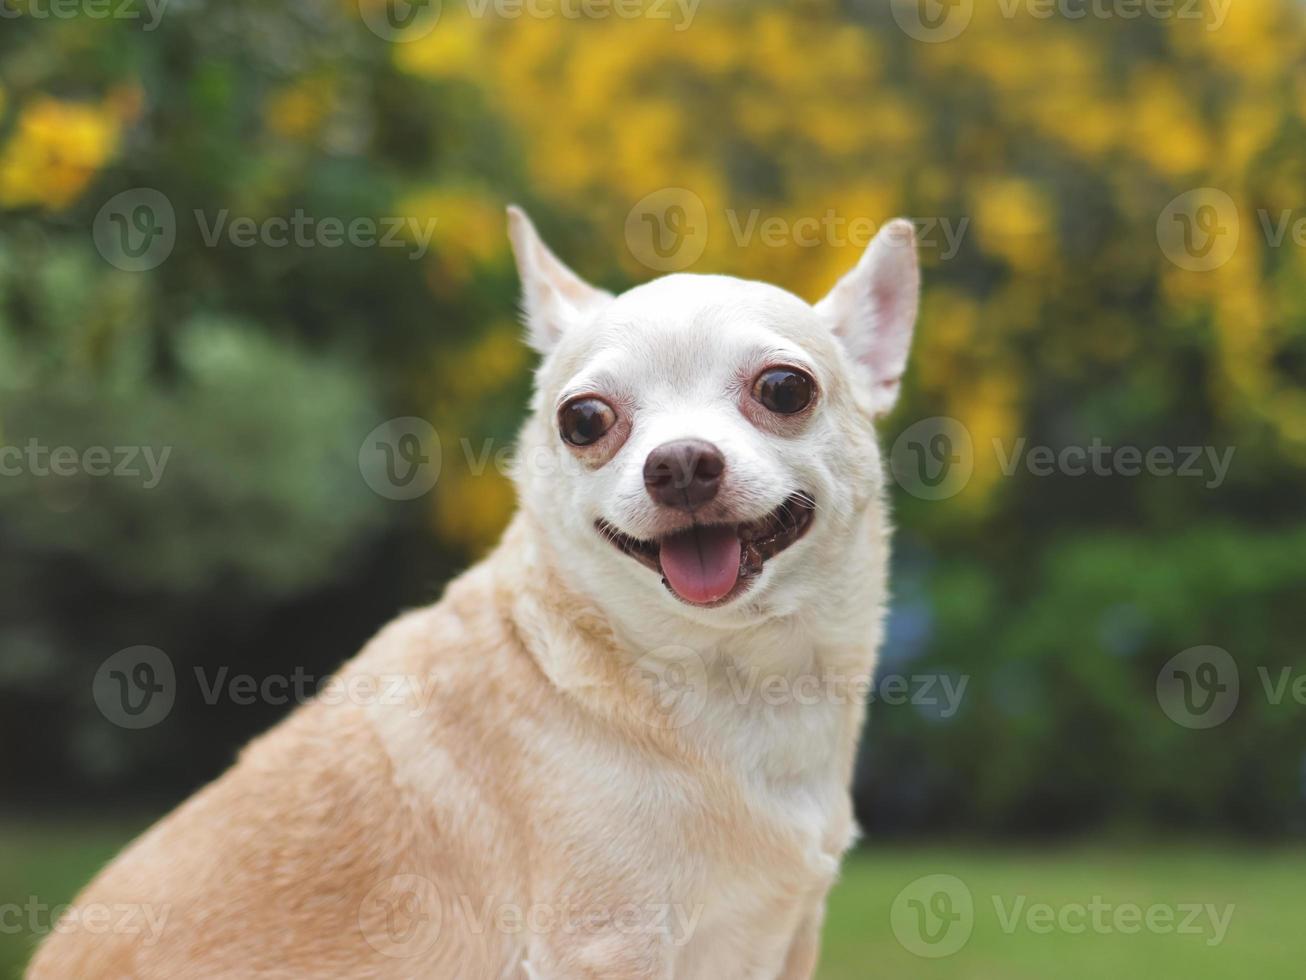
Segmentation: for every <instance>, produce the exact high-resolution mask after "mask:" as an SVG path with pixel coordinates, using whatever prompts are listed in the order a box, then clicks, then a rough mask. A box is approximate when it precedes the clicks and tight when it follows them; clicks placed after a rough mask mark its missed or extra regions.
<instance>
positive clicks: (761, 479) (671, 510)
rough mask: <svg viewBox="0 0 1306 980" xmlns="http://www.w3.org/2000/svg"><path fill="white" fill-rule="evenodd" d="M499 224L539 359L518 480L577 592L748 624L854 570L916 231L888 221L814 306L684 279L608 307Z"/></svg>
mask: <svg viewBox="0 0 1306 980" xmlns="http://www.w3.org/2000/svg"><path fill="white" fill-rule="evenodd" d="M509 230H510V234H511V237H512V240H513V245H514V249H515V251H516V254H517V261H518V267H519V269H520V271H521V276H522V282H523V295H524V301H523V306H524V308H525V313H526V317H527V322H528V330H529V336H530V341H531V344H532V346H534V347H535V348H536V349H537V350H538V351H540V353H542V354H543V355H544V360H543V363H542V364H541V366H540V370H539V374H538V377H537V385H536V395H535V401H534V405H533V408H534V415H533V418H532V420H531V422H530V423H529V424H528V426H527V429H526V433H525V435H524V438H523V447H522V449H523V452H522V454H521V456H520V459H519V465H518V471H517V480H518V484H519V489H520V492H521V496H522V501H523V506H525V507H527V508H528V509H529V510H530V511H531V512H532V513H533V514H534V515H535V517H536V518H537V519H538V520H539V521H540V522H541V523H542V526H543V527H544V528H545V529H546V533H547V534H548V535H549V537H550V540H551V541H552V543H553V546H554V550H555V551H556V552H557V554H558V556H559V558H560V560H561V562H562V564H563V565H564V567H563V569H562V571H563V574H564V575H568V576H571V577H572V584H574V585H575V586H576V587H577V588H579V589H580V590H582V591H584V592H586V593H587V594H591V595H594V594H600V593H602V594H605V595H607V596H610V597H616V598H619V599H621V600H624V601H641V600H643V601H645V602H647V603H656V604H660V605H662V606H663V608H664V611H666V612H672V611H674V612H676V613H679V614H681V615H684V616H686V617H688V618H690V619H693V620H696V621H699V622H703V623H708V624H714V625H720V626H742V625H746V624H748V623H750V622H754V621H757V620H758V619H761V618H766V617H770V616H776V615H784V614H787V613H790V612H793V611H795V610H797V609H799V608H801V607H802V606H803V605H804V604H805V603H810V602H813V601H814V600H816V599H817V598H819V596H820V595H822V594H824V593H826V592H828V591H830V589H831V587H832V586H833V585H834V584H835V583H836V582H837V581H838V580H839V578H840V577H841V576H846V575H847V574H849V569H847V568H844V567H840V566H841V562H840V556H841V555H843V554H845V553H847V551H848V549H849V548H850V546H852V544H853V541H852V538H853V535H854V534H855V532H856V530H857V528H858V527H859V526H860V524H859V522H860V521H861V520H862V518H863V517H864V516H865V512H866V509H867V508H868V507H879V506H880V493H879V489H880V483H881V480H882V476H881V473H882V469H881V465H880V458H879V449H878V446H877V443H876V440H875V434H874V430H873V427H872V421H873V419H874V418H875V417H876V416H878V415H880V414H882V413H883V412H885V411H887V410H888V409H889V408H890V407H892V405H893V403H894V401H895V400H896V398H897V392H898V386H899V381H900V379H901V376H902V373H903V369H904V367H905V364H906V358H907V351H908V347H909V344H910V339H911V332H912V326H913V323H914V321H915V316H916V304H917V294H918V290H919V273H918V270H917V265H916V255H915V247H914V241H913V237H912V228H911V225H910V224H908V223H907V222H902V221H900V222H894V223H893V224H890V225H889V226H887V227H886V228H885V229H884V230H883V231H882V232H881V233H880V235H879V236H878V237H877V238H876V239H875V241H874V242H872V243H871V245H870V247H869V248H868V249H867V251H866V253H865V254H864V255H863V257H862V259H861V261H860V262H859V263H858V265H857V267H856V268H855V269H854V270H853V271H852V272H850V273H849V274H848V275H847V276H845V277H844V278H843V279H842V280H841V281H840V282H839V283H838V284H837V285H836V286H835V288H834V289H833V290H832V291H831V293H830V294H829V295H828V296H827V297H826V298H825V299H823V300H822V301H821V302H820V303H818V304H817V305H816V306H812V305H809V304H808V303H806V302H804V301H803V300H801V299H799V298H798V297H796V296H794V295H793V294H791V293H788V292H785V291H784V290H782V289H778V288H776V287H774V286H769V285H766V284H763V283H757V282H747V281H743V280H738V279H733V278H729V277H724V276H697V275H683V274H682V275H672V276H666V277H664V278H661V279H657V280H654V281H653V282H650V283H648V284H646V285H643V286H639V287H637V288H635V289H632V290H630V291H629V292H626V293H624V294H622V295H620V296H617V297H613V296H611V295H609V294H608V293H605V292H603V291H601V290H597V289H595V288H593V287H591V286H589V285H588V284H586V283H584V282H583V281H581V280H580V279H579V278H577V277H576V276H575V274H574V273H572V272H571V271H570V270H569V269H567V268H566V267H565V266H563V265H562V263H561V262H559V261H558V259H557V258H556V257H555V256H553V254H552V253H551V252H549V250H548V249H547V248H546V247H545V246H544V244H543V242H541V241H540V239H539V238H538V236H537V235H536V233H535V229H534V228H533V227H532V226H531V224H530V222H529V221H528V220H527V218H526V217H525V215H524V214H522V213H521V212H520V211H517V210H516V209H511V210H510V217H509ZM644 608H648V607H647V606H646V607H644Z"/></svg>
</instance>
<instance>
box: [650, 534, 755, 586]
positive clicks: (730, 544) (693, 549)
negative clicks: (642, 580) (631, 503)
mask: <svg viewBox="0 0 1306 980" xmlns="http://www.w3.org/2000/svg"><path fill="white" fill-rule="evenodd" d="M739 549H740V545H739V535H738V534H736V533H735V529H734V528H733V527H727V526H716V527H692V528H690V529H689V530H688V531H681V532H680V533H679V534H673V535H671V536H670V537H666V538H663V539H662V551H661V559H662V574H663V575H665V576H666V577H667V582H668V583H669V584H670V586H671V587H672V588H673V589H675V590H676V595H678V596H680V598H682V599H687V600H689V601H690V602H697V603H700V604H701V603H708V602H716V601H717V600H718V599H720V598H723V597H724V596H726V595H728V594H729V592H730V590H731V589H733V588H734V587H735V582H736V581H738V580H739V558H740V550H739Z"/></svg>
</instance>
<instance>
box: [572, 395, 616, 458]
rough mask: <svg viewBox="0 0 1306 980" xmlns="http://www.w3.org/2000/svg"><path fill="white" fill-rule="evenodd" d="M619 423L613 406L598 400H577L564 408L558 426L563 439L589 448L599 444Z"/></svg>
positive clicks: (574, 444)
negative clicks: (616, 423)
mask: <svg viewBox="0 0 1306 980" xmlns="http://www.w3.org/2000/svg"><path fill="white" fill-rule="evenodd" d="M616 421H617V413H616V412H614V411H613V410H612V406H611V405H609V404H608V403H607V402H605V401H601V400H600V399H598V398H577V399H576V400H575V401H573V402H568V403H567V404H566V405H564V406H562V411H561V412H559V413H558V426H559V428H561V429H562V438H564V439H566V440H567V441H568V442H569V443H571V444H572V445H573V446H588V445H589V444H590V443H592V442H597V441H598V440H599V438H600V437H602V435H603V433H605V432H607V431H608V430H609V429H611V428H612V426H613V423H615V422H616Z"/></svg>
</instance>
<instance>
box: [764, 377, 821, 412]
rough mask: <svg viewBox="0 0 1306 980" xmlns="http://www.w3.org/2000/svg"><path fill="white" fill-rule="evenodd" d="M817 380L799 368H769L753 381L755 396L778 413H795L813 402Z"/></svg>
mask: <svg viewBox="0 0 1306 980" xmlns="http://www.w3.org/2000/svg"><path fill="white" fill-rule="evenodd" d="M815 393H816V382H815V381H813V380H812V379H811V378H810V377H808V376H807V375H806V374H804V373H803V372H802V371H799V370H798V369H797V368H787V367H778V368H767V369H766V370H765V371H763V372H762V373H761V374H759V375H758V376H757V380H756V381H754V382H753V397H754V398H756V399H757V400H758V401H759V402H761V403H762V404H763V405H764V406H765V407H766V408H769V409H770V410H771V411H773V412H775V413H776V414H777V415H793V414H794V413H795V412H801V411H802V410H803V409H805V408H806V407H807V406H808V405H810V404H811V403H812V396H813V395H814V394H815Z"/></svg>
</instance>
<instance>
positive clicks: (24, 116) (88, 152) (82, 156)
mask: <svg viewBox="0 0 1306 980" xmlns="http://www.w3.org/2000/svg"><path fill="white" fill-rule="evenodd" d="M120 125H121V123H120V119H119V117H118V116H116V115H115V114H114V113H113V111H111V109H110V108H97V107H95V106H89V105H84V104H80V103H75V102H64V101H61V100H59V99H55V98H51V97H49V96H40V97H38V98H36V99H34V100H32V101H31V102H30V103H28V104H27V105H26V106H24V107H23V109H22V111H21V113H20V115H19V117H18V123H17V126H16V127H15V132H14V134H13V135H12V136H11V137H10V139H9V142H8V144H7V145H6V146H5V147H4V150H3V152H0V206H3V207H10V208H13V207H23V206H27V205H38V206H40V207H44V208H48V209H51V210H58V209H60V208H65V207H67V206H68V205H69V204H71V203H72V202H73V201H75V200H76V199H77V197H78V196H79V195H80V194H81V193H82V191H83V190H85V189H86V186H87V185H88V184H89V183H90V182H91V178H92V177H94V176H95V174H96V172H97V171H98V170H99V169H100V168H101V167H102V166H103V165H104V164H105V162H107V161H108V160H109V159H110V158H111V157H112V156H113V154H114V153H115V152H116V151H117V148H118V139H119V130H120Z"/></svg>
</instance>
